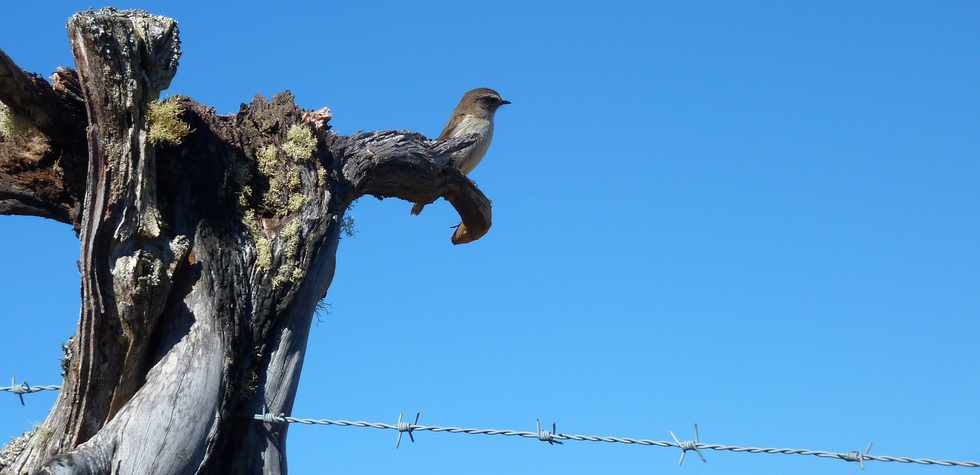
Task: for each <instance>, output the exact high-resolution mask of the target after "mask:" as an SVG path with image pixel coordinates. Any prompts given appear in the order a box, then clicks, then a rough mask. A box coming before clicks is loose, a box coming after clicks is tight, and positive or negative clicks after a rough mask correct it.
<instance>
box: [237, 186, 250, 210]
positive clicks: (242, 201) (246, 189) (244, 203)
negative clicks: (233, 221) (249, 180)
mask: <svg viewBox="0 0 980 475" xmlns="http://www.w3.org/2000/svg"><path fill="white" fill-rule="evenodd" d="M251 203H252V186H251V185H245V186H243V187H242V191H240V192H239V193H238V206H241V207H242V208H247V207H248V206H249V205H250V204H251Z"/></svg>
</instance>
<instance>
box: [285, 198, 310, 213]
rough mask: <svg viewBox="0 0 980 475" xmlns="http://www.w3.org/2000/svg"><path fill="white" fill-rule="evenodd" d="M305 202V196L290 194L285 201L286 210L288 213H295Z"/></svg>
mask: <svg viewBox="0 0 980 475" xmlns="http://www.w3.org/2000/svg"><path fill="white" fill-rule="evenodd" d="M304 204H306V197H305V196H303V195H299V194H296V195H292V196H290V197H289V202H288V203H286V210H287V211H289V212H290V213H295V212H297V211H299V210H301V209H303V205H304Z"/></svg>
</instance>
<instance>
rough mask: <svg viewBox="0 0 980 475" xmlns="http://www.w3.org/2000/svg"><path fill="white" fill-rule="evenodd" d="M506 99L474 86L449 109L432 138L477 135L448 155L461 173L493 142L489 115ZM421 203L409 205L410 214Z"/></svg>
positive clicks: (495, 92)
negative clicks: (440, 130) (442, 124)
mask: <svg viewBox="0 0 980 475" xmlns="http://www.w3.org/2000/svg"><path fill="white" fill-rule="evenodd" d="M510 103H511V102H510V101H507V100H504V99H503V98H502V97H500V93H498V92H497V91H494V90H493V89H490V88H486V87H478V88H476V89H473V90H471V91H468V92H467V93H466V94H463V98H462V99H460V100H459V104H457V105H456V108H455V109H453V115H452V116H450V117H449V122H448V123H447V124H446V126H445V127H443V129H442V133H441V134H439V138H437V139H436V140H437V141H438V140H446V139H451V138H454V137H463V136H465V135H477V136H478V138H477V140H476V141H475V142H473V144H472V145H469V146H467V147H466V148H464V149H462V150H459V151H456V152H454V153H453V154H452V155H451V156H450V157H451V159H452V163H453V165H454V166H455V167H456V169H458V170H459V171H461V172H463V174H464V175H468V174H469V173H470V172H471V171H473V169H474V168H476V166H477V165H479V164H480V161H481V160H483V156H484V155H486V154H487V150H488V149H489V148H490V142H491V141H493V116H494V114H496V113H497V109H498V108H499V107H500V106H503V105H507V104H510ZM424 207H425V203H415V206H412V215H417V214H419V213H421V212H422V208H424Z"/></svg>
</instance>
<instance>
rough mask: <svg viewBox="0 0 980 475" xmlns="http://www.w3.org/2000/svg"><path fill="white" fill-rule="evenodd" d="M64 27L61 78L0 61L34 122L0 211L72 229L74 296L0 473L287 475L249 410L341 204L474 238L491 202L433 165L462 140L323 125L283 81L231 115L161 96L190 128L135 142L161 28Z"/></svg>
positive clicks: (322, 270)
mask: <svg viewBox="0 0 980 475" xmlns="http://www.w3.org/2000/svg"><path fill="white" fill-rule="evenodd" d="M68 31H69V40H70V42H71V45H72V49H73V52H74V55H75V60H76V65H77V67H78V74H77V75H76V74H74V73H72V72H70V71H68V70H62V71H60V72H59V73H57V74H56V78H55V79H53V80H52V83H51V84H49V83H47V82H44V81H38V80H35V79H36V78H34V77H33V76H30V75H27V74H24V73H22V72H20V70H19V69H16V70H15V69H12V67H11V65H13V62H12V61H9V58H7V57H6V56H2V57H0V66H2V67H6V71H8V72H9V71H13V72H12V73H8V74H6V75H2V73H0V101H3V102H4V104H8V102H7V101H8V100H9V101H10V102H9V104H11V106H10V108H11V110H14V111H15V112H16V113H17V114H19V115H20V116H22V117H24V118H27V119H29V122H30V123H31V124H32V127H33V128H34V130H35V132H32V134H33V135H31V140H15V141H4V142H0V214H33V215H37V216H42V217H47V218H51V219H56V220H59V221H62V222H66V223H70V224H73V225H75V226H76V229H78V231H79V238H80V241H81V256H80V271H81V274H82V296H83V302H82V311H81V315H80V319H79V325H78V330H77V334H76V337H75V338H74V340H73V343H72V346H73V347H72V352H71V353H72V354H73V355H74V356H73V357H72V358H71V359H70V360H69V361H68V362H67V365H66V366H67V374H66V377H65V381H64V383H63V390H62V392H61V393H60V394H59V398H58V400H57V402H56V403H55V405H54V407H53V408H52V410H51V412H50V414H49V415H48V418H47V419H46V420H45V422H44V423H43V424H42V425H41V426H40V428H39V429H38V431H36V432H35V435H34V436H33V437H31V439H30V441H29V442H28V444H27V446H26V448H24V449H23V450H22V451H20V452H19V454H18V455H17V456H16V458H15V461H14V463H13V464H11V465H9V466H6V467H0V472H2V473H4V474H6V473H17V474H19V473H72V474H82V473H84V474H96V473H120V474H141V475H142V474H177V473H181V474H182V473H256V474H257V473H272V474H278V473H285V472H286V455H285V454H286V436H287V426H285V425H276V426H266V425H264V424H260V423H256V422H254V421H252V420H251V417H250V416H251V415H252V414H255V413H257V412H261V411H262V410H264V409H265V410H269V411H272V412H275V413H286V414H289V413H290V412H291V410H292V404H293V400H294V398H295V395H296V388H297V385H298V382H299V376H300V372H301V370H302V366H303V357H304V354H305V352H306V344H307V336H308V332H309V327H310V323H311V320H312V316H313V313H314V310H315V307H316V304H317V303H318V302H319V301H320V300H321V299H322V298H323V297H324V296H325V295H326V292H327V290H328V288H329V286H330V283H331V281H332V279H333V276H334V269H335V262H336V261H335V259H336V252H337V246H338V243H339V236H340V232H341V223H342V222H343V219H344V214H345V212H346V211H347V208H348V207H349V205H350V203H352V202H353V201H354V200H356V199H357V198H358V197H361V196H364V195H372V196H376V197H378V198H385V197H397V198H400V199H404V200H408V201H411V202H425V203H428V202H432V201H434V200H436V199H438V198H439V197H444V198H446V199H447V200H448V201H450V202H451V203H452V204H453V206H454V207H455V208H456V210H457V211H458V212H459V214H460V217H461V219H462V224H461V225H460V226H459V227H458V228H457V229H456V231H455V232H454V233H453V236H452V242H453V243H456V244H461V243H466V242H472V241H474V240H476V239H479V238H480V237H482V236H483V235H485V234H486V233H487V231H488V230H489V228H490V224H491V210H490V201H489V200H488V199H487V198H486V197H485V196H484V195H483V194H482V193H481V192H480V191H479V190H478V189H477V187H476V185H475V184H474V183H473V182H472V181H470V180H469V179H467V178H466V177H465V176H463V175H462V174H461V173H460V172H459V171H458V170H457V169H456V168H455V167H453V165H452V163H451V160H450V155H451V154H452V153H453V152H455V151H457V150H459V149H461V148H463V147H466V146H468V145H469V144H471V143H472V140H473V138H472V137H462V138H456V139H451V140H442V141H431V140H428V139H427V138H425V137H424V136H422V135H419V134H416V133H413V132H405V131H384V132H369V133H362V134H357V135H353V136H349V137H345V136H339V135H336V134H334V133H333V132H332V131H331V130H330V127H329V125H328V124H327V123H328V121H329V120H330V117H329V114H327V113H325V112H315V113H314V112H310V111H303V110H301V109H300V108H298V107H297V106H296V105H295V102H294V100H293V96H292V95H291V94H289V93H288V92H287V93H282V94H279V95H277V96H275V97H273V98H271V99H266V98H263V97H256V98H254V99H253V100H252V101H251V102H250V103H249V104H246V105H242V107H241V109H240V110H239V112H238V113H237V114H235V115H232V116H223V115H218V114H216V113H215V112H214V110H213V109H211V108H209V107H207V106H204V105H201V104H199V103H197V102H195V101H193V100H191V99H189V98H185V97H176V98H170V99H168V100H167V101H168V104H171V105H173V106H176V107H177V109H178V110H179V114H178V119H179V120H180V121H182V122H184V123H186V124H187V125H188V128H189V130H190V131H191V132H190V133H189V134H188V135H186V136H185V137H183V138H182V139H181V140H180V142H179V143H175V144H170V143H163V144H152V143H150V142H149V141H148V139H147V137H148V131H149V129H150V127H152V125H151V124H149V123H148V120H147V115H148V114H147V111H148V108H149V106H150V104H151V103H152V102H153V101H155V100H157V99H158V97H159V94H160V91H161V90H163V89H164V88H166V87H167V85H168V84H169V81H170V79H171V78H172V77H173V75H174V74H175V72H176V69H177V61H178V59H179V54H180V42H179V35H178V30H177V25H176V22H174V21H173V20H171V19H169V18H164V17H158V16H153V15H150V14H148V13H145V12H140V11H119V10H114V9H102V10H94V11H87V12H82V13H79V14H77V15H75V16H74V17H72V19H71V20H70V21H69V25H68ZM4 61H6V62H4ZM3 65H6V66H3ZM32 78H34V79H32ZM25 91H26V92H25ZM79 107H83V108H84V109H85V111H86V113H84V114H81V116H82V117H81V118H78V117H76V119H74V120H67V121H66V120H63V119H64V118H65V117H72V116H71V114H72V113H74V114H76V116H77V115H78V113H77V111H75V112H70V111H71V110H74V109H77V108H79ZM59 108H61V109H59ZM57 110H61V111H62V112H64V114H67V115H58V114H55V115H52V114H53V112H52V111H57ZM65 111H68V112H65ZM59 114H60V113H59ZM55 116H57V118H56V117H55ZM72 137H73V138H72ZM38 141H40V142H38ZM37 143H42V144H44V145H45V146H46V147H48V150H46V151H40V152H39V150H41V148H37V149H35V148H32V147H35V146H36V145H37ZM32 144H33V145H32ZM71 147H74V148H71ZM42 148H43V147H42ZM50 150H60V152H58V153H59V154H60V155H58V156H57V157H54V158H52V156H50V153H53V152H51V151H50ZM82 152H84V157H85V158H84V159H80V158H79V157H80V155H79V154H81V153H82ZM4 154H6V155H4ZM25 154H27V155H29V156H30V157H33V158H32V160H34V162H36V163H34V162H31V163H34V165H31V166H28V167H26V170H28V171H31V172H32V173H33V172H38V173H40V172H44V171H45V170H48V171H49V173H53V176H55V178H57V179H55V178H51V179H49V180H47V181H44V182H43V183H42V184H41V185H37V183H39V182H38V181H37V180H35V181H34V182H32V183H35V188H30V187H27V188H25V187H24V183H25V181H24V180H25V178H24V177H25V176H27V175H25V173H27V172H25V171H11V170H13V168H11V167H10V166H9V165H10V164H11V163H13V161H12V160H14V158H11V157H20V156H23V155H25ZM31 154H33V155H31ZM72 154H75V155H72ZM69 165H71V166H74V167H75V168H74V169H73V170H74V171H72V172H69V171H68V168H70V167H69ZM5 166H6V167H7V168H4V167H5ZM79 166H83V168H84V173H78V169H77V168H78V167H79ZM32 167H33V168H32ZM5 170H6V171H5ZM18 187H19V188H18ZM4 190H15V192H8V193H7V194H6V195H5V194H3V193H4ZM25 190H26V191H25ZM39 190H40V191H39ZM42 191H43V192H42ZM38 434H41V435H40V436H39V435H38Z"/></svg>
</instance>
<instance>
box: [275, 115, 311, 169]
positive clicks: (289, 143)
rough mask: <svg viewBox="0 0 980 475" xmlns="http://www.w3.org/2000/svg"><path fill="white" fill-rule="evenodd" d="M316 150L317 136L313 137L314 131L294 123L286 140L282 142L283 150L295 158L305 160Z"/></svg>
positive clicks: (287, 133)
mask: <svg viewBox="0 0 980 475" xmlns="http://www.w3.org/2000/svg"><path fill="white" fill-rule="evenodd" d="M314 150H316V138H315V137H313V132H310V129H309V128H308V127H306V126H303V125H299V124H293V126H292V127H290V128H289V131H287V132H286V142H285V143H284V144H282V151H283V152H286V155H288V156H289V157H290V158H292V159H293V160H296V161H305V160H307V159H309V158H310V156H311V155H312V154H313V151H314Z"/></svg>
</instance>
